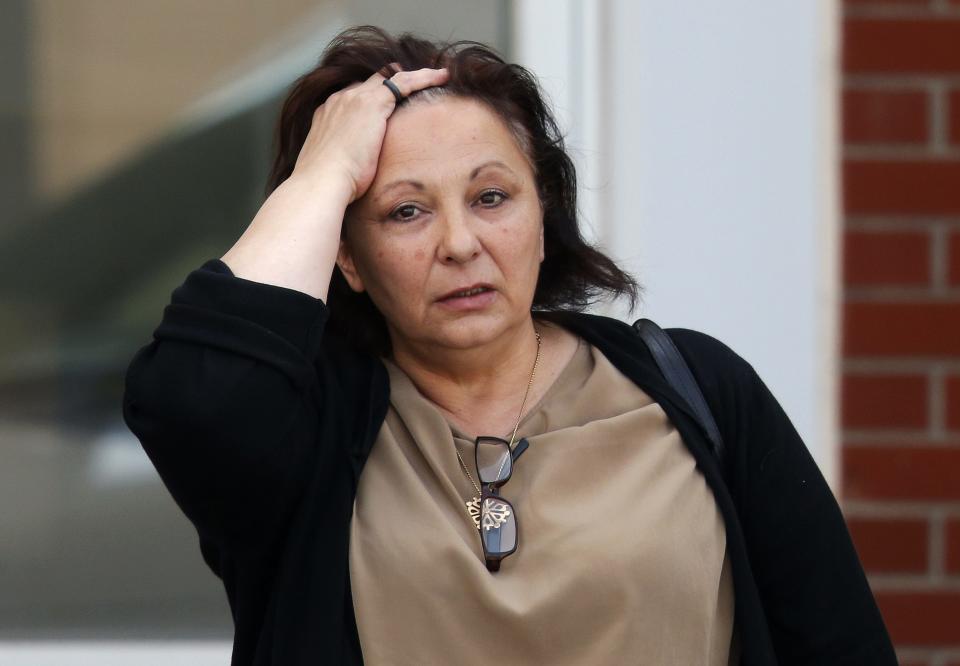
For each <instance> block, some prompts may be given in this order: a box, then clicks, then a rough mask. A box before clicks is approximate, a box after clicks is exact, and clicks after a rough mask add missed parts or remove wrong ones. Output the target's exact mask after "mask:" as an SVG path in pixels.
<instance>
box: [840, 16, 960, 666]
mask: <svg viewBox="0 0 960 666" xmlns="http://www.w3.org/2000/svg"><path fill="white" fill-rule="evenodd" d="M843 4H844V6H843V24H844V25H843V79H842V80H843V102H842V108H843V123H842V126H843V151H842V154H843V195H844V213H845V223H844V260H843V261H844V270H843V273H844V323H843V380H842V411H841V413H842V424H843V489H842V491H843V496H844V501H843V506H844V511H845V513H846V515H847V519H848V521H849V524H850V529H851V532H852V533H853V537H854V541H855V542H856V544H857V549H858V551H859V553H860V557H861V559H862V561H863V563H864V566H865V567H866V569H867V573H868V575H869V577H870V581H871V584H872V586H873V589H874V592H875V593H876V595H877V600H878V602H879V604H880V608H881V610H882V612H883V614H884V617H885V619H886V622H887V626H888V628H889V629H890V632H891V634H892V636H893V639H894V642H895V643H896V646H897V651H898V653H899V654H900V656H901V658H902V661H903V663H904V664H922V665H924V666H955V665H956V666H960V0H846V1H845V2H844V3H843Z"/></svg>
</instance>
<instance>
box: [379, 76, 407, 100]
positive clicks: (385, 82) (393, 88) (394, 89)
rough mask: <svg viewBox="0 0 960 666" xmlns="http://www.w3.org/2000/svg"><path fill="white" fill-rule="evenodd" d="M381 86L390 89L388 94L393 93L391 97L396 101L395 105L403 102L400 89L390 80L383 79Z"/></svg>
mask: <svg viewBox="0 0 960 666" xmlns="http://www.w3.org/2000/svg"><path fill="white" fill-rule="evenodd" d="M383 85H385V86H386V87H387V88H389V89H390V92H392V93H393V96H394V97H395V98H396V100H397V104H399V103H400V102H402V101H403V99H404V98H403V95H402V94H400V89H399V88H398V87H397V84H396V83H394V82H393V81H391V80H390V79H384V80H383Z"/></svg>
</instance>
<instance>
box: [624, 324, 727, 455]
mask: <svg viewBox="0 0 960 666" xmlns="http://www.w3.org/2000/svg"><path fill="white" fill-rule="evenodd" d="M633 328H634V329H635V330H636V331H637V333H638V334H639V335H640V338H641V339H642V340H643V341H644V342H645V343H646V345H647V347H649V349H650V352H651V353H652V354H653V359H654V361H656V363H657V367H659V368H660V372H662V373H663V376H664V377H665V378H666V380H667V382H668V383H669V384H670V386H672V387H673V388H674V390H676V391H677V393H679V394H680V395H681V396H682V397H683V399H684V400H686V401H687V404H689V405H690V407H691V409H693V413H694V414H696V415H697V420H698V421H700V425H701V426H702V427H703V430H704V432H706V433H707V437H709V438H710V443H711V444H712V445H713V454H714V456H716V458H717V460H718V461H719V462H720V463H721V465H720V467H721V469H723V468H724V465H723V462H724V445H723V439H722V438H721V437H720V429H719V428H717V423H716V421H714V419H713V414H712V413H711V412H710V406H709V405H708V404H707V401H706V399H704V397H703V392H701V390H700V386H699V385H698V384H697V380H696V379H695V378H694V376H693V373H692V372H690V368H689V366H687V363H686V361H684V359H683V356H681V355H680V350H679V349H677V346H676V345H675V344H674V343H673V340H671V339H670V336H669V335H668V334H667V332H666V331H664V330H663V329H662V328H660V327H659V326H658V325H657V324H656V323H655V322H653V321H652V320H650V319H646V318H642V319H638V320H637V321H635V322H633Z"/></svg>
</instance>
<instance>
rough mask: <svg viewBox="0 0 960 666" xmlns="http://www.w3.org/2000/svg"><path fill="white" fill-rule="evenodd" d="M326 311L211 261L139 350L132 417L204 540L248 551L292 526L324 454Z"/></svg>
mask: <svg viewBox="0 0 960 666" xmlns="http://www.w3.org/2000/svg"><path fill="white" fill-rule="evenodd" d="M327 317H328V310H327V307H326V305H325V304H324V302H323V301H322V300H320V299H317V298H314V297H312V296H310V295H308V294H305V293H303V292H300V291H296V290H294V289H288V288H284V287H279V286H274V285H268V284H265V283H260V282H254V281H251V280H246V279H243V278H239V277H236V276H234V275H233V273H232V272H231V271H230V269H229V267H228V266H227V265H226V264H225V263H224V262H222V261H221V260H219V259H211V260H209V261H207V262H206V263H204V264H203V265H202V266H201V267H200V268H198V269H196V270H194V271H193V272H191V273H190V274H189V275H188V276H187V278H186V280H185V281H184V283H183V284H182V285H180V286H179V287H177V288H176V289H175V290H174V292H173V294H172V297H171V302H170V304H169V305H167V306H166V308H165V309H164V312H163V318H162V320H161V322H160V324H159V326H158V327H157V329H156V330H155V331H154V333H153V340H152V341H151V342H150V343H149V344H147V345H146V346H144V347H142V348H141V349H140V350H139V351H138V352H137V353H136V354H135V355H134V357H133V359H132V360H131V362H130V364H129V366H128V368H127V372H126V379H125V390H124V395H123V417H124V421H125V422H126V424H127V426H128V427H129V428H130V430H131V431H132V432H133V433H134V434H135V435H136V436H137V438H138V439H139V440H140V442H141V444H142V446H143V448H144V450H145V451H146V453H147V455H148V457H149V458H150V460H151V461H152V462H153V464H154V466H155V467H156V469H157V471H158V473H159V475H160V477H161V479H162V480H163V482H164V484H165V485H166V487H167V488H168V490H169V491H170V493H171V495H172V496H173V498H174V499H175V501H176V502H177V504H178V505H179V506H180V508H181V510H182V511H183V512H184V513H185V514H186V515H187V517H188V518H189V519H190V520H191V521H192V523H193V524H194V525H195V527H196V528H197V531H198V533H199V534H200V536H201V540H209V541H211V542H212V543H214V544H216V545H218V546H221V547H224V548H232V549H234V550H242V549H245V548H252V547H257V546H260V545H263V543H264V542H265V541H270V540H272V539H275V538H277V537H279V535H280V534H281V533H282V528H283V526H284V523H285V521H287V520H288V519H289V518H290V516H291V514H292V512H293V509H294V506H295V504H296V502H297V500H298V498H299V497H300V496H301V494H302V493H303V489H304V486H305V484H306V482H307V479H308V476H309V470H310V468H311V467H312V465H313V464H314V462H315V458H316V449H317V430H318V425H317V422H318V407H317V405H318V401H319V400H320V399H321V398H322V393H323V392H324V390H325V389H324V386H323V385H322V383H321V382H320V381H319V380H318V373H317V371H316V370H315V366H314V362H315V361H316V359H317V356H318V354H319V353H320V349H321V347H320V341H321V337H322V333H323V328H324V324H325V322H326V320H327Z"/></svg>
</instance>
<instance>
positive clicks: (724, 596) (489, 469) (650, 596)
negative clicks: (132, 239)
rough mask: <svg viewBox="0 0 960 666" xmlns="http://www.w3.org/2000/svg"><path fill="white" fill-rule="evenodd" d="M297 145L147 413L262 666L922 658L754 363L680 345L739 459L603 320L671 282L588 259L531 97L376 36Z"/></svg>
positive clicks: (338, 79) (206, 295)
mask: <svg viewBox="0 0 960 666" xmlns="http://www.w3.org/2000/svg"><path fill="white" fill-rule="evenodd" d="M279 139H280V140H279V152H278V155H277V159H276V163H275V166H274V171H273V175H272V177H271V181H270V184H269V187H268V190H269V192H270V194H269V197H268V198H267V200H266V202H265V203H264V204H263V207H262V208H261V209H260V211H259V212H258V214H257V215H256V217H255V219H254V220H253V221H252V223H251V224H250V226H249V228H248V229H247V230H246V231H245V232H244V233H243V235H242V236H241V237H240V238H239V240H238V241H237V242H236V244H235V245H234V246H233V247H231V248H230V249H229V251H227V252H226V254H224V255H223V257H222V258H221V259H211V260H209V261H207V262H206V263H205V264H204V265H203V266H201V267H199V268H198V269H197V270H195V271H193V272H192V273H191V274H190V275H189V276H187V278H186V280H185V282H184V283H183V285H181V286H180V287H178V288H177V289H176V290H175V291H174V293H173V297H172V302H171V304H170V305H169V306H168V307H167V308H166V310H165V311H164V315H163V320H162V321H161V323H160V326H159V327H158V328H157V330H156V331H155V333H154V337H155V339H154V340H153V341H152V342H151V343H150V344H149V345H147V346H146V347H144V348H143V349H141V350H140V351H139V352H138V353H137V355H136V356H135V357H134V359H133V361H132V362H131V364H130V368H129V370H128V374H127V387H126V394H125V398H124V417H125V419H126V421H127V423H128V425H129V427H130V428H131V429H132V431H133V432H134V433H135V434H136V435H137V436H138V437H139V438H140V440H141V442H142V443H143V446H144V448H145V450H146V452H147V454H148V455H149V456H150V458H151V460H152V461H153V463H154V464H155V465H156V467H157V470H158V472H159V473H160V475H161V477H162V478H163V480H164V482H165V483H166V485H167V487H168V488H169V489H170V491H171V493H172V495H173V497H174V498H175V499H176V500H177V502H178V504H179V505H180V507H181V508H182V509H183V511H184V512H185V513H186V515H187V516H188V517H189V518H190V520H191V521H192V522H193V524H194V525H195V526H196V528H197V530H198V533H199V536H200V545H201V550H202V553H203V556H204V558H205V560H206V561H207V563H208V564H209V565H210V567H211V568H212V569H213V571H214V572H215V573H216V574H217V575H218V576H220V577H221V578H222V579H223V582H224V585H225V587H226V590H227V594H228V599H229V601H230V607H231V610H232V612H233V618H234V621H235V627H236V634H235V640H234V656H233V663H234V664H301V663H303V664H307V663H312V664H315V663H331V664H359V663H364V660H365V661H366V663H376V664H445V663H501V664H505V663H508V664H536V663H568V664H603V663H609V664H623V663H638V662H639V663H645V664H647V663H648V664H685V665H686V664H734V663H743V664H774V663H780V664H841V663H842V664H871V665H874V664H893V663H896V660H895V657H894V654H893V650H892V647H891V645H890V641H889V638H888V636H887V633H886V630H885V628H884V625H883V622H882V620H881V618H880V615H879V612H878V610H877V607H876V605H875V603H874V601H873V597H872V595H871V593H870V589H869V587H868V585H867V582H866V580H865V577H864V574H863V571H862V569H861V567H860V564H859V562H858V560H857V557H856V554H855V552H854V550H853V547H852V545H851V542H850V539H849V536H848V533H847V531H846V527H845V525H844V522H843V518H842V516H841V514H840V511H839V509H838V507H837V504H836V501H835V500H834V498H833V496H832V495H831V494H830V490H829V488H828V487H827V485H826V484H825V482H824V480H823V478H822V476H821V475H820V473H819V471H818V470H817V468H816V465H815V464H814V462H813V460H812V458H811V457H810V455H809V453H808V452H807V450H806V448H805V446H804V444H803V442H802V441H801V440H800V438H799V436H798V435H797V433H796V431H795V429H794V428H793V426H792V425H791V423H790V421H789V419H788V418H787V416H786V415H785V414H784V412H783V410H782V409H781V408H780V406H779V404H778V403H777V401H776V400H775V399H774V397H773V396H772V395H771V394H770V392H769V391H768V390H767V388H766V387H765V385H764V384H763V382H762V381H761V379H760V378H759V377H758V376H757V375H756V373H755V372H754V370H753V368H752V367H751V366H750V364H749V363H747V362H746V361H745V360H744V359H742V358H741V357H740V356H738V355H737V354H736V353H735V352H733V351H732V350H731V349H730V348H729V347H727V346H726V345H724V344H723V343H721V342H720V341H718V340H716V339H714V338H712V337H710V336H708V335H706V334H703V333H699V332H696V331H691V330H686V329H670V331H669V332H670V334H671V336H672V338H673V339H674V341H675V343H676V344H677V346H678V347H679V348H680V350H681V351H682V353H683V354H684V356H685V358H686V359H687V361H688V362H689V363H690V365H691V367H692V370H693V372H694V374H695V375H696V377H697V380H698V382H699V383H700V384H701V385H702V387H703V388H704V391H705V393H706V396H707V399H708V401H709V403H710V407H711V410H712V411H713V412H714V414H715V416H716V418H717V421H718V424H719V427H720V429H721V432H722V435H723V438H724V440H725V442H726V444H727V446H728V448H729V450H730V453H729V457H728V458H727V459H726V460H725V462H724V464H722V465H721V464H720V463H719V462H718V461H717V460H715V459H714V458H713V457H711V455H710V454H709V449H708V445H707V440H706V437H705V435H704V433H703V431H702V430H701V429H700V427H699V426H698V425H697V423H696V422H695V421H694V419H692V418H691V417H690V415H689V412H688V411H687V410H686V408H685V406H684V405H683V402H682V400H681V399H680V398H679V396H678V395H677V394H676V393H675V392H674V391H673V390H672V389H671V387H670V386H669V385H668V384H667V383H666V381H665V380H664V379H663V378H662V377H661V376H660V375H659V372H658V370H657V368H656V365H655V364H654V363H653V360H652V358H651V357H650V355H649V353H648V352H647V351H646V349H645V347H644V345H643V344H642V343H641V342H640V340H639V338H638V337H637V336H636V335H635V333H634V332H633V330H632V328H631V327H630V326H629V325H627V324H625V323H623V322H619V321H616V320H614V319H610V318H606V317H600V316H596V315H588V314H583V313H582V310H583V309H584V307H585V306H586V305H588V304H589V303H591V302H593V301H594V300H596V298H598V297H599V296H603V295H608V296H618V295H625V296H627V297H629V298H630V299H631V300H633V299H635V297H636V296H637V294H638V290H639V288H638V286H637V284H636V283H635V282H634V281H633V279H632V278H631V277H630V276H629V275H627V274H626V273H624V272H623V271H621V270H620V269H619V268H618V267H617V266H616V265H615V264H614V263H613V262H612V261H611V260H610V259H609V258H607V257H606V256H604V255H603V254H602V253H600V252H598V251H597V250H595V249H593V248H591V247H589V246H588V245H587V244H586V243H585V242H584V241H583V239H582V237H581V235H580V232H579V230H578V227H577V222H576V199H575V180H574V170H573V167H572V164H571V162H570V160H569V159H568V157H567V155H566V154H565V152H564V148H563V142H562V140H561V138H560V136H559V133H558V131H557V128H556V125H555V123H554V121H553V118H552V116H551V114H550V112H549V110H548V109H547V108H546V106H545V105H544V103H543V101H542V98H541V94H540V91H539V90H538V88H537V85H536V83H535V81H534V79H533V78H532V77H531V76H530V75H529V73H528V72H526V71H525V70H523V69H522V68H520V67H518V66H516V65H510V64H506V63H504V62H503V61H502V60H501V59H500V58H499V57H498V56H497V55H496V54H494V53H493V52H491V51H490V50H489V49H487V48H485V47H483V46H482V45H479V44H472V43H455V44H434V43H431V42H429V41H426V40H422V39H419V38H416V37H414V36H412V35H409V34H405V35H401V36H400V37H399V38H394V37H392V36H390V35H388V34H386V33H384V32H383V31H381V30H379V29H376V28H373V27H369V26H364V27H359V28H355V29H351V30H348V31H345V32H344V33H342V34H341V35H340V36H338V37H337V38H336V39H335V40H334V41H333V43H332V44H331V45H330V46H329V47H328V49H327V51H326V52H325V54H324V57H323V59H322V60H321V62H320V64H319V66H318V67H317V68H316V69H315V70H314V71H312V72H310V73H308V74H306V75H305V76H304V77H302V78H301V79H300V81H299V82H298V83H297V85H296V86H295V87H294V89H293V91H292V92H291V94H290V96H289V97H288V99H287V101H286V103H285V105H284V107H283V112H282V117H281V122H280V128H279ZM361 655H362V656H361Z"/></svg>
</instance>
